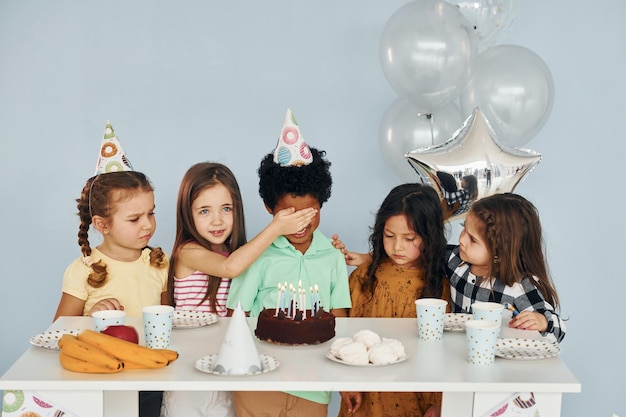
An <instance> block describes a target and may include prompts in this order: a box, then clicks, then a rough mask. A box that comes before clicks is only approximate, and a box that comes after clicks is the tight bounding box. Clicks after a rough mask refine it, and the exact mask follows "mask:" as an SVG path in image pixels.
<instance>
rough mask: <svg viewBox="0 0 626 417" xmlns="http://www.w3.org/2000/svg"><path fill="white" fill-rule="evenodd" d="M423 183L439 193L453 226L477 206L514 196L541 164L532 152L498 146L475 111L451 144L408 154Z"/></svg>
mask: <svg viewBox="0 0 626 417" xmlns="http://www.w3.org/2000/svg"><path fill="white" fill-rule="evenodd" d="M405 157H406V159H407V160H408V162H409V164H410V165H411V166H412V167H413V169H415V171H416V172H417V174H418V176H419V177H420V180H421V181H422V183H424V184H426V185H430V186H431V187H433V188H435V190H436V191H437V192H438V193H439V195H440V197H441V198H442V199H445V200H446V203H447V206H448V213H447V215H448V217H449V219H450V220H452V219H455V218H459V217H464V216H465V213H466V212H467V210H469V207H470V206H471V204H472V202H473V201H476V200H478V199H480V198H483V197H487V196H489V195H492V194H498V193H507V192H513V190H514V189H515V187H516V186H517V184H519V182H520V181H521V180H522V179H523V178H524V177H525V176H526V175H527V174H528V173H529V172H530V171H532V170H533V168H534V167H535V166H536V165H537V164H538V163H539V161H540V160H541V155H540V154H538V153H537V152H535V151H532V150H530V149H523V148H510V147H507V146H504V145H502V144H500V143H498V141H497V139H496V137H495V135H494V133H493V130H492V129H491V126H490V125H489V121H488V120H487V119H486V118H485V115H484V114H483V113H482V112H481V111H480V109H478V108H476V109H475V110H474V112H473V113H472V114H471V115H470V116H469V117H468V118H467V119H466V120H465V122H464V123H463V126H461V128H460V129H459V130H457V131H456V132H455V133H454V134H453V135H452V137H451V138H450V139H448V140H446V141H445V142H444V143H441V144H439V145H434V146H429V147H425V148H419V149H416V150H414V151H411V152H408V153H407V154H405Z"/></svg>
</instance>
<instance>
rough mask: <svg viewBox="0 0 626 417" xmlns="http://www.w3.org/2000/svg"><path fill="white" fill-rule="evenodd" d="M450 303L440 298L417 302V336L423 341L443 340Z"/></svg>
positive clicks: (422, 299)
mask: <svg viewBox="0 0 626 417" xmlns="http://www.w3.org/2000/svg"><path fill="white" fill-rule="evenodd" d="M447 305H448V302H447V301H445V300H440V299H439V298H420V299H418V300H415V308H416V310H417V335H418V337H419V338H420V339H421V340H441V338H442V337H443V325H444V322H445V316H446V306H447Z"/></svg>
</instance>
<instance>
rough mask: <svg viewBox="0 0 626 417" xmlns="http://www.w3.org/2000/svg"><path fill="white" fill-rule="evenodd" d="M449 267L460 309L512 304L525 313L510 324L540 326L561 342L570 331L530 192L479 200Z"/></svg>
mask: <svg viewBox="0 0 626 417" xmlns="http://www.w3.org/2000/svg"><path fill="white" fill-rule="evenodd" d="M447 269H448V273H447V275H448V277H449V278H450V286H451V296H452V300H451V301H452V308H453V311H454V312H457V313H460V312H465V313H467V312H469V310H470V306H471V305H472V303H474V302H475V301H494V302H497V303H501V304H510V305H512V306H513V307H515V309H516V310H517V311H519V312H520V313H519V314H517V315H515V314H514V316H515V317H513V318H512V319H511V321H510V322H509V327H514V328H518V329H526V330H537V331H539V332H541V333H542V335H543V336H551V337H554V338H555V339H556V340H557V341H558V342H560V341H561V340H563V338H564V337H565V325H564V323H563V319H562V318H561V317H560V316H559V315H558V314H557V312H556V309H557V307H558V305H559V298H558V295H557V293H556V290H555V288H554V283H553V282H552V280H551V279H550V276H549V275H548V268H547V264H546V261H545V257H544V247H543V238H542V234H541V223H540V221H539V215H538V213H537V209H536V208H535V206H534V205H533V204H532V203H530V202H529V201H528V200H526V199H525V198H524V197H521V196H519V195H517V194H511V193H505V194H495V195H492V196H490V197H485V198H482V199H480V200H478V201H476V202H474V203H473V204H472V206H471V208H470V210H469V212H468V213H467V215H466V217H465V224H464V228H463V231H462V232H461V235H460V237H459V245H458V246H456V247H454V248H453V249H452V251H451V252H450V256H449V258H448V262H447Z"/></svg>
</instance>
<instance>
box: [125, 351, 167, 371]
mask: <svg viewBox="0 0 626 417" xmlns="http://www.w3.org/2000/svg"><path fill="white" fill-rule="evenodd" d="M153 350H155V351H157V352H160V353H162V354H163V356H164V357H165V358H166V359H167V361H168V362H167V364H168V365H169V364H170V363H172V362H174V361H175V360H176V359H178V352H176V351H175V350H170V349H153ZM150 368H152V367H147V366H145V365H142V364H139V363H135V362H131V361H124V369H128V370H133V369H150Z"/></svg>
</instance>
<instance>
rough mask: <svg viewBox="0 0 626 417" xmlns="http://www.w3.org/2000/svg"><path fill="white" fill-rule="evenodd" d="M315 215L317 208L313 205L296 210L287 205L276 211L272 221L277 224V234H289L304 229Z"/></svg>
mask: <svg viewBox="0 0 626 417" xmlns="http://www.w3.org/2000/svg"><path fill="white" fill-rule="evenodd" d="M316 215H317V209H315V208H313V207H309V208H305V209H302V210H298V211H296V209H295V208H294V207H289V208H286V209H282V210H280V211H278V212H277V213H276V214H275V215H274V219H273V220H272V223H273V224H275V225H276V226H277V230H278V234H280V235H291V234H294V233H297V232H299V231H301V230H303V229H305V228H306V227H307V226H308V225H309V224H311V220H313V218H314V217H315V216H316Z"/></svg>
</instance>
